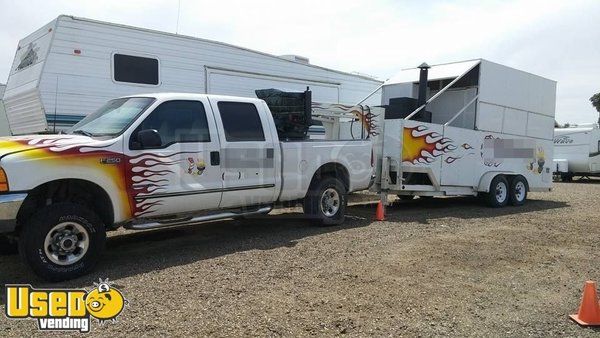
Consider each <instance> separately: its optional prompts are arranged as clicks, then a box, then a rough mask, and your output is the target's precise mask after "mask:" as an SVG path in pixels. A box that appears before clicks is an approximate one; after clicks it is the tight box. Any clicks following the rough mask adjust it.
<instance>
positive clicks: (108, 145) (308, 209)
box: [0, 93, 373, 281]
mask: <svg viewBox="0 0 600 338" xmlns="http://www.w3.org/2000/svg"><path fill="white" fill-rule="evenodd" d="M372 174H373V151H372V145H371V141H369V140H348V141H333V140H317V141H315V140H312V141H309V140H307V141H294V142H286V141H280V140H279V137H278V135H277V131H276V126H275V124H274V121H273V118H272V115H271V112H270V111H269V108H268V107H267V105H266V104H265V102H264V101H262V100H258V99H251V98H241V97H227V96H213V95H199V94H173V93H170V94H167V93H162V94H149V95H141V96H131V97H122V98H118V99H114V100H111V101H109V102H108V103H107V104H106V105H104V106H103V107H102V108H100V109H99V110H98V111H97V112H95V113H93V114H91V115H89V116H88V117H86V118H85V119H84V120H82V121H81V122H80V123H78V124H77V125H75V126H74V127H73V128H72V129H71V131H70V132H69V133H67V134H59V135H33V136H23V137H12V138H3V139H0V237H2V238H1V239H0V246H4V248H5V249H7V248H8V246H9V245H18V250H19V252H20V254H21V256H22V257H23V259H24V260H25V262H26V263H27V264H28V265H29V266H30V267H31V268H32V269H33V271H34V272H35V273H37V274H38V275H39V276H41V277H43V278H45V279H47V280H52V281H56V280H65V279H70V278H74V277H77V276H80V275H82V274H85V273H87V272H88V271H90V269H92V268H93V267H94V265H95V263H96V262H97V261H98V260H99V258H100V254H101V252H102V250H103V247H104V242H105V239H106V231H107V230H114V229H117V228H119V227H121V226H123V227H125V228H127V229H136V230H145V229H153V228H159V227H165V226H173V225H181V224H189V223H196V222H200V221H206V220H214V219H222V218H231V217H239V216H246V215H251V214H266V213H268V212H269V211H270V210H271V208H272V207H273V205H275V204H277V203H280V202H287V201H302V203H303V207H304V212H305V213H306V214H307V215H308V216H310V218H312V219H314V222H315V223H320V224H339V223H341V222H342V221H343V220H344V212H345V206H346V198H347V194H348V192H351V191H356V190H363V189H367V188H368V187H369V184H370V183H371V180H372V177H373V175H372Z"/></svg>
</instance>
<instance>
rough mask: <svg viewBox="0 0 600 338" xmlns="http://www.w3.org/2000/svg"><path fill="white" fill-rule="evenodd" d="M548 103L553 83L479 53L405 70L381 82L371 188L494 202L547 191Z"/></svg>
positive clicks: (515, 202)
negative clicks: (380, 117) (479, 197)
mask: <svg viewBox="0 0 600 338" xmlns="http://www.w3.org/2000/svg"><path fill="white" fill-rule="evenodd" d="M555 101H556V82H555V81H552V80H548V79H545V78H542V77H539V76H536V75H533V74H530V73H527V72H523V71H519V70H516V69H513V68H509V67H506V66H503V65H499V64H497V63H493V62H490V61H487V60H483V59H478V60H471V61H464V62H457V63H448V64H440V65H434V66H428V65H427V64H423V65H421V66H420V68H413V69H405V70H403V71H401V72H400V73H399V74H397V75H396V76H394V77H392V78H391V79H389V80H388V81H386V82H385V83H384V84H383V86H382V104H383V107H384V112H380V114H379V115H383V117H384V118H383V120H379V124H381V131H380V133H379V135H378V136H377V137H376V138H375V143H376V145H375V150H376V154H377V158H378V161H377V162H378V163H377V170H376V179H375V184H374V186H373V187H372V190H373V191H376V192H379V193H381V196H382V199H383V200H384V202H385V199H386V198H387V195H388V194H397V195H399V197H400V198H402V199H411V198H413V197H414V196H456V195H481V194H483V195H484V196H486V197H487V201H488V202H489V204H490V205H491V206H495V207H499V206H504V205H507V204H509V203H510V204H513V205H520V204H522V203H524V202H525V199H526V197H527V191H549V190H551V186H552V169H551V166H552V151H553V142H552V139H553V134H554V114H555Z"/></svg>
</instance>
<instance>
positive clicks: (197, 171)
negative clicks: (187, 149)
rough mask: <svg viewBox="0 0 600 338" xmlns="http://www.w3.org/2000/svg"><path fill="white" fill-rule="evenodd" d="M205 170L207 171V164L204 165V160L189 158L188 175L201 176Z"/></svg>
mask: <svg viewBox="0 0 600 338" xmlns="http://www.w3.org/2000/svg"><path fill="white" fill-rule="evenodd" d="M204 169H206V164H205V163H204V160H202V159H197V160H194V158H193V157H188V171H187V172H188V174H190V175H198V176H200V175H202V173H203V172H204Z"/></svg>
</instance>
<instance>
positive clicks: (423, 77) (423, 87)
mask: <svg viewBox="0 0 600 338" xmlns="http://www.w3.org/2000/svg"><path fill="white" fill-rule="evenodd" d="M429 68H431V67H429V65H428V64H427V63H425V62H423V63H422V64H421V65H420V66H419V69H420V71H419V97H418V99H417V107H420V106H422V105H424V104H425V102H427V73H428V70H429Z"/></svg>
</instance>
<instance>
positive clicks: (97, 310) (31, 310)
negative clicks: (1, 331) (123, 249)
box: [6, 279, 128, 332]
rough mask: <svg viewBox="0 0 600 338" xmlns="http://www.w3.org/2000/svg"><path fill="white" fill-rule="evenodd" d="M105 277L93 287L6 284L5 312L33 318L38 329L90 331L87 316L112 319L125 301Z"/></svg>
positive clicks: (19, 316) (115, 318)
mask: <svg viewBox="0 0 600 338" xmlns="http://www.w3.org/2000/svg"><path fill="white" fill-rule="evenodd" d="M111 284H112V283H111V282H109V281H108V279H106V280H105V281H102V279H100V282H99V283H94V289H92V290H90V291H86V290H83V289H36V288H33V287H32V286H31V285H29V284H12V285H6V316H7V317H8V318H11V319H35V320H36V321H37V324H38V329H39V330H40V331H79V332H90V329H91V319H92V318H95V319H96V320H97V321H98V322H99V323H100V324H102V323H104V322H106V321H111V322H116V320H117V317H118V316H119V315H120V314H121V312H122V311H123V308H124V307H125V305H127V304H128V301H127V300H126V299H125V297H123V294H122V293H121V291H119V290H118V289H116V288H114V287H112V286H111Z"/></svg>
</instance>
